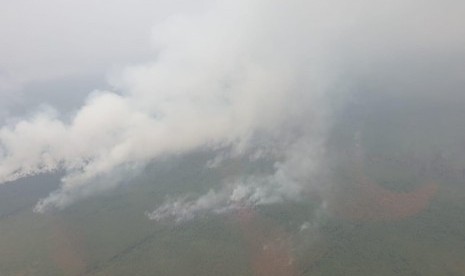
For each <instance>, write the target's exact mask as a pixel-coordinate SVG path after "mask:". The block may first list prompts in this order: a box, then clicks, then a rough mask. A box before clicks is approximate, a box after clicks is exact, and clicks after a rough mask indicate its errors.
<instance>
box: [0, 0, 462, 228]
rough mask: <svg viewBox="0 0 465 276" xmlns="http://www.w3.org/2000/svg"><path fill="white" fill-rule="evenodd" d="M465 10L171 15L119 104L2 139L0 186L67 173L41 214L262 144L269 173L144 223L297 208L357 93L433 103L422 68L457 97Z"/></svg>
mask: <svg viewBox="0 0 465 276" xmlns="http://www.w3.org/2000/svg"><path fill="white" fill-rule="evenodd" d="M464 7H465V6H464V5H463V4H460V3H456V2H450V3H447V5H446V4H444V2H441V3H439V2H437V3H436V2H435V1H426V2H424V1H362V0H360V1H355V2H350V3H349V2H346V1H339V0H334V1H299V0H295V1H287V2H285V3H284V2H281V1H261V0H255V1H217V2H215V3H211V4H209V5H206V8H205V9H204V10H203V11H202V12H201V13H192V14H189V13H183V14H176V15H174V16H170V17H169V18H167V19H166V20H164V21H163V22H162V23H160V24H157V25H156V27H155V28H154V29H153V35H152V37H153V45H154V47H155V50H156V51H157V52H158V55H157V56H156V58H155V59H154V60H153V61H152V62H147V63H145V64H141V65H139V66H130V67H127V68H125V69H124V70H121V72H119V73H114V74H113V75H112V77H111V78H110V80H109V82H110V84H111V85H112V86H113V89H112V91H98V90H96V91H94V92H92V93H91V95H90V96H89V97H88V99H87V102H86V104H85V105H84V106H82V107H81V108H80V109H79V111H78V112H77V113H76V115H75V116H74V117H73V118H72V119H71V120H70V121H69V122H68V121H64V120H61V119H60V117H59V114H54V112H53V111H45V112H41V113H38V114H36V115H35V116H32V117H31V118H28V119H25V120H23V121H20V122H17V123H14V124H10V125H6V126H4V127H2V128H1V129H0V182H1V183H5V182H8V181H13V180H15V179H18V178H21V177H25V176H29V175H34V174H39V173H44V172H50V171H56V170H65V171H66V172H67V174H66V176H65V177H64V178H63V180H62V181H63V183H62V186H61V188H60V189H59V190H57V191H55V192H53V193H51V194H50V196H49V197H47V198H45V199H42V200H41V201H40V202H39V203H38V204H37V206H36V208H35V210H36V211H38V212H44V211H46V210H48V209H49V208H54V207H58V208H62V207H65V206H67V205H68V204H71V203H73V202H74V201H76V200H78V199H80V198H83V197H86V196H89V195H91V194H95V193H98V192H102V191H104V190H107V189H110V188H112V187H114V186H116V185H117V184H118V177H116V176H117V175H119V174H121V173H116V172H121V171H123V172H124V171H131V170H133V169H134V168H137V167H139V166H142V165H143V164H146V163H147V162H149V161H151V160H153V159H156V158H157V157H160V156H163V155H167V154H178V153H186V152H189V151H191V150H194V149H197V148H211V149H218V148H230V149H231V150H232V151H233V152H234V153H235V154H248V153H250V152H253V149H254V148H256V147H259V146H263V145H266V147H267V148H268V149H271V150H269V152H272V156H273V158H276V160H277V161H276V165H275V172H274V173H272V174H270V175H268V176H265V177H260V178H254V177H252V178H250V179H248V180H246V181H245V183H244V182H241V183H237V184H234V183H233V184H232V186H230V185H229V186H228V187H227V188H224V189H220V190H219V191H216V192H215V191H212V192H210V193H209V194H207V195H206V196H205V197H202V198H200V199H199V200H197V201H194V202H186V201H185V200H180V201H174V202H173V201H170V202H168V203H166V204H165V205H163V206H162V207H161V208H160V209H157V210H156V211H155V212H154V213H151V214H149V216H150V217H151V218H154V219H158V218H163V217H164V214H168V215H169V216H175V217H178V214H180V216H183V215H186V214H187V216H188V217H190V216H192V215H191V214H194V213H196V212H203V211H204V210H209V209H212V208H213V209H215V210H220V209H222V208H228V207H234V204H237V202H241V204H244V202H246V203H245V204H264V203H269V202H279V201H283V200H289V199H291V200H296V199H299V198H300V197H301V196H302V194H303V192H304V191H305V190H307V189H309V188H312V187H313V188H315V187H317V188H321V187H319V186H321V185H323V182H319V181H320V180H319V179H320V178H319V177H320V175H321V174H322V173H323V174H324V173H325V168H326V165H325V157H324V156H325V146H326V140H327V136H328V131H329V130H330V128H331V125H332V122H333V121H334V120H335V118H334V114H335V113H334V112H333V111H334V110H336V109H337V108H338V106H339V105H340V104H341V102H342V103H344V102H346V101H348V100H350V97H351V95H353V93H354V91H353V90H354V89H358V88H359V87H362V86H361V85H360V83H362V82H363V83H366V84H367V85H371V87H375V88H374V89H372V90H373V93H382V92H383V93H384V91H389V93H391V91H393V92H392V93H394V94H396V93H397V94H398V95H399V96H400V97H404V96H405V95H409V96H412V97H416V96H418V95H420V96H423V95H429V96H430V97H433V98H435V97H437V95H438V94H437V92H435V91H431V90H428V91H422V89H420V88H424V87H431V86H434V85H438V83H440V82H441V81H443V78H444V73H443V72H440V73H439V74H438V75H437V77H438V79H439V81H438V80H432V79H430V78H425V75H424V74H422V72H421V69H422V68H424V66H425V64H429V65H431V64H432V65H433V66H435V65H439V64H442V66H443V67H444V68H447V69H448V70H449V71H450V72H448V73H451V74H452V76H451V77H450V78H449V79H451V78H452V80H453V83H452V84H450V86H454V84H455V86H454V87H455V88H457V87H459V86H460V85H461V84H462V82H463V66H461V65H460V64H458V63H457V62H454V61H451V60H453V59H454V58H457V57H461V58H463V54H464V53H463V52H464V50H463V49H465V48H464V47H463V46H464V45H465V43H464V40H465V30H464V29H465V28H463V25H464V24H463V19H462V12H460V11H463V8H464ZM448 65H450V66H448ZM453 65H454V66H453ZM461 70H462V71H461ZM382 76H386V78H387V79H382ZM385 82H386V83H388V84H384V83H385ZM392 82H395V83H394V84H392ZM402 83H407V84H409V85H410V86H409V85H407V84H406V85H402ZM412 83H413V84H412ZM389 85H391V86H389ZM396 85H398V86H400V87H404V88H407V89H408V90H407V91H406V90H405V89H404V90H402V89H393V88H392V87H394V88H395V86H396ZM457 89H458V88H457ZM457 89H455V90H454V89H449V90H450V91H453V90H454V91H456V90H457ZM380 91H381V92H380ZM356 92H357V91H356ZM386 93H387V92H386ZM440 97H443V96H440ZM446 97H447V96H446ZM209 202H211V204H210V203H209ZM189 208H190V209H189ZM189 210H191V211H189Z"/></svg>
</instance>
